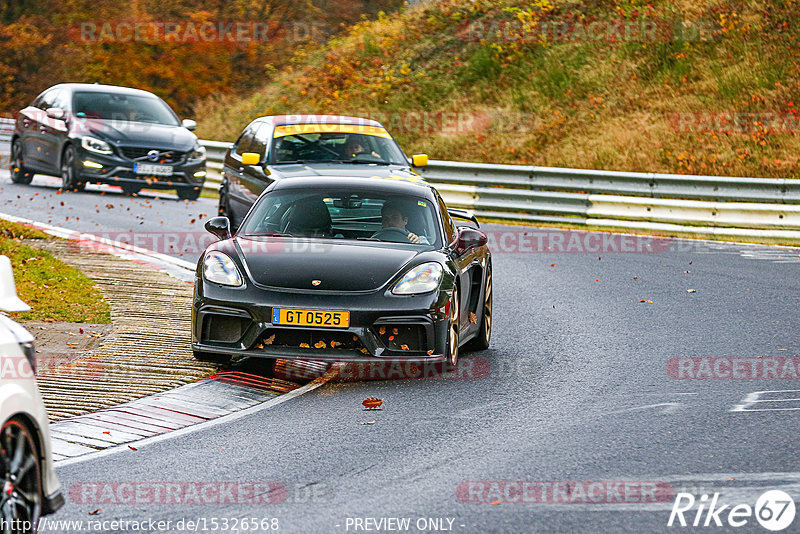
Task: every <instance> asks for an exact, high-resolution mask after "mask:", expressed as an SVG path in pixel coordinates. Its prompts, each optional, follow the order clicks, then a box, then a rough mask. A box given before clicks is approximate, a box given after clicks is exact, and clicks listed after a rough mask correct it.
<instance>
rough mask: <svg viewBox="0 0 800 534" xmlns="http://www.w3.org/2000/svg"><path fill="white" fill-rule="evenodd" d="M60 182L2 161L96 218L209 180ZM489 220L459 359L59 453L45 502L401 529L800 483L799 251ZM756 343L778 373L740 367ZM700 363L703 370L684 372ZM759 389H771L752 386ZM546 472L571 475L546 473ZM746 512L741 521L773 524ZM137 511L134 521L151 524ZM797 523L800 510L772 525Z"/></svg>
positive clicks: (38, 210)
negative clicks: (634, 247)
mask: <svg viewBox="0 0 800 534" xmlns="http://www.w3.org/2000/svg"><path fill="white" fill-rule="evenodd" d="M56 191H57V188H56V187H54V186H51V185H48V181H47V179H44V178H37V179H36V180H35V181H34V184H33V185H31V186H14V185H12V184H10V182H9V181H8V179H7V174H0V212H4V213H10V214H14V215H18V216H22V217H27V218H31V219H36V220H39V221H42V222H50V223H51V224H55V225H60V226H65V227H69V228H72V229H76V230H81V231H92V232H99V229H102V230H105V231H123V232H132V231H136V230H137V228H138V229H139V230H140V231H143V232H159V231H163V230H162V229H163V228H164V226H165V225H169V228H170V230H174V231H179V232H193V231H197V232H200V231H201V228H199V226H200V222H199V219H200V214H206V216H209V215H213V214H214V213H215V203H214V201H211V200H203V199H201V200H200V201H198V202H196V203H186V202H183V201H176V200H173V199H171V198H166V196H165V198H164V199H157V198H155V197H154V198H147V199H145V198H130V197H124V196H122V195H121V194H117V193H114V192H111V191H110V190H109V191H108V192H106V194H105V195H101V194H100V193H96V192H95V193H86V194H74V193H73V194H64V195H56V194H55V193H56ZM36 193H38V195H36ZM17 195H19V197H20V198H17ZM61 201H64V202H65V205H64V206H61V205H60V202H61ZM105 204H113V208H107V207H105ZM98 210H99V213H98V212H97V211H98ZM67 217H69V219H67ZM192 219H196V220H195V222H194V223H193V224H190V221H191V220H192ZM162 220H163V221H164V225H162V224H161V221H162ZM489 229H490V231H491V232H492V233H493V237H494V238H495V239H496V243H498V245H497V247H496V249H495V250H496V253H495V255H494V260H493V262H494V283H495V315H494V318H495V329H494V334H493V340H492V345H491V348H490V349H489V350H488V351H484V352H480V353H474V354H470V355H465V358H464V359H463V360H462V362H463V363H462V365H463V366H464V367H463V372H462V373H461V374H462V376H460V377H457V378H445V379H413V380H397V379H390V380H368V379H367V380H351V381H335V382H331V383H328V384H326V385H324V386H322V387H321V388H319V389H316V390H314V391H312V392H310V393H307V394H305V395H303V396H301V397H299V398H295V399H292V400H290V401H288V402H285V403H283V404H280V405H278V406H275V407H273V408H270V409H265V410H262V411H260V412H257V413H253V414H249V415H248V416H246V417H241V418H239V419H237V420H235V421H230V422H228V421H218V422H217V423H215V424H213V425H208V426H205V427H200V428H198V429H197V430H196V431H195V432H192V433H190V434H185V435H180V436H176V437H168V438H167V439H164V440H162V441H158V442H155V443H151V444H146V445H143V446H140V447H138V450H137V451H132V450H123V451H120V452H118V453H115V454H110V455H105V456H97V457H94V458H88V459H86V460H85V461H82V462H79V463H75V464H71V465H65V466H61V467H59V468H58V475H59V477H60V479H61V482H62V484H63V485H64V487H65V490H71V492H70V493H69V494H68V496H67V505H66V506H65V507H64V508H63V509H62V510H61V511H60V512H58V513H57V514H56V515H55V516H53V517H52V519H53V520H82V521H84V522H88V521H90V520H93V521H97V520H107V521H111V520H114V519H121V520H129V521H148V520H151V519H152V520H163V521H171V522H172V523H171V524H170V528H171V530H172V531H177V529H178V528H180V526H181V525H180V524H178V523H177V522H178V521H180V520H181V519H184V520H195V521H197V520H199V521H201V522H202V521H205V523H201V524H200V525H195V526H200V527H201V528H199V529H198V530H200V531H202V525H203V524H204V525H205V527H206V529H207V530H206V531H214V530H213V529H212V527H213V524H212V522H211V521H212V519H214V518H216V520H217V523H216V524H217V525H218V526H220V527H221V522H222V521H223V520H224V519H227V520H228V530H227V531H234V530H233V528H232V527H233V526H238V527H239V529H238V530H239V531H241V532H244V531H245V529H243V528H241V527H242V526H243V525H242V524H241V520H242V519H244V518H248V521H249V520H250V519H253V518H255V519H258V520H259V521H260V520H261V519H270V520H271V519H273V518H274V519H277V520H278V525H279V527H280V531H282V532H334V533H335V532H369V531H373V532H374V531H391V530H386V529H385V528H384V529H379V528H378V527H380V526H382V527H386V526H387V523H386V522H385V520H386V519H387V518H406V519H408V520H409V521H410V523H409V525H408V529H407V530H408V531H410V532H417V531H420V530H422V531H436V529H435V528H432V527H442V528H439V531H445V530H444V529H445V528H449V529H450V531H453V532H667V531H673V530H676V528H675V527H673V528H669V527H668V526H667V522H668V520H669V518H670V510H671V509H672V506H673V502H674V494H676V493H678V492H688V493H692V494H693V495H694V496H695V497H696V498H697V499H700V496H701V495H703V494H707V495H709V496H711V495H713V494H714V493H715V492H716V493H719V494H720V497H719V505H723V504H731V505H735V504H749V505H750V506H753V505H755V503H756V499H757V498H758V497H759V495H761V494H762V493H763V492H764V491H766V490H767V489H782V490H784V491H786V492H787V493H789V494H790V495H791V496H792V497H793V498H794V499H795V500H797V501H798V503H800V467H799V466H798V463H799V462H800V460H798V455H797V451H798V448H797V436H798V432H797V428H798V425H799V424H800V400H792V399H800V391H798V390H800V385H798V377H797V376H793V375H792V372H794V373H795V375H796V373H797V372H800V369H797V365H796V363H797V361H798V360H797V359H800V333H799V330H798V326H799V325H798V313H797V309H798V305H800V251H798V250H797V249H786V248H779V247H761V246H747V245H736V244H714V243H707V242H689V241H680V240H674V241H662V242H659V246H657V247H655V249H656V251H654V252H647V253H636V252H628V253H620V252H615V251H614V250H609V249H608V247H609V246H610V245H608V246H606V249H602V247H601V250H600V251H594V250H592V251H585V250H584V251H582V252H570V253H567V252H553V251H552V248H553V247H551V250H549V251H548V250H542V251H535V248H536V247H534V250H530V247H527V248H526V247H522V248H523V250H522V251H520V250H519V247H516V248H515V247H513V246H509V247H506V248H507V249H509V251H508V252H502V248H503V247H501V246H500V245H499V243H501V242H502V239H503V237H502V236H503V234H502V232H511V233H512V234H513V235H514V236H516V237H514V238H509V240H513V239H518V238H519V235H520V232H522V231H528V232H529V233H532V234H534V235H535V233H536V232H537V230H536V229H532V228H527V229H521V228H517V227H511V228H509V227H499V226H491V227H489ZM540 232H541V231H540ZM556 233H559V232H551V233H546V234H545V235H546V236H548V237H547V238H546V239H549V242H550V243H553V242H554V238H553V237H552V235H555V234H556ZM581 235H583V234H581ZM565 239H566V240H569V235H566V237H565ZM613 239H616V240H617V243H618V244H619V243H621V242H622V241H621V240H622V239H623V238H621V237H619V236H617V237H615V238H613ZM613 239H612V241H613ZM509 240H506V241H505V242H506V243H508V242H510V241H509ZM617 248H619V247H617ZM192 253H194V252H190V253H188V254H187V255H186V256H185V259H190V258H189V255H190V254H192ZM192 259H193V258H192ZM190 261H191V260H190ZM687 271H688V272H687ZM688 289H694V290H695V291H694V292H688V291H687V290H688ZM642 300H643V301H645V302H640V301H642ZM690 358H695V359H696V360H693V361H692V362H690V360H689V359H690ZM702 358H706V360H702ZM710 358H717V360H712V359H710ZM791 358H796V359H795V360H792V359H791ZM735 359H743V360H741V362H743V363H741V364H739V363H736V362H737V361H738V360H735ZM670 362H671V363H670ZM703 362H705V364H703ZM765 362H769V365H774V366H777V367H775V369H776V371H775V372H774V374H773V375H769V377H768V378H766V379H764V378H763V376H760V378H755V379H754V378H747V376H748V375H747V373H748V372H750V369H751V366H756V368H759V369H760V368H761V367H758V366H759V365H761V366H762V367H763V365H764V364H765ZM690 363H693V364H694V365H696V367H692V371H689V370H688V369H689V365H690ZM701 365H706V366H708V367H707V369H710V374H708V375H702V374H701V376H703V377H705V378H708V376H711V375H714V377H715V378H712V379H696V378H692V377H695V376H696V375H695V374H694V372H695V371H699V370H700V369H701V368H702V367H701ZM715 365H716V367H714V366H715ZM681 366H682V367H681ZM734 366H736V367H735V369H736V372H734V371H733V369H734ZM741 366H746V369H747V371H743V370H742V369H743V368H742V367H741ZM680 369H682V370H683V371H682V373H683V374H682V375H681V376H683V377H684V379H679V378H678V376H679V375H678V372H679V370H680ZM726 370H728V371H730V372H729V373H728V374H727V376H725V371H726ZM734 374H735V375H737V376H744V377H745V378H732V375H734ZM687 376H688V377H689V378H685V377H687ZM777 377H783V378H777ZM792 390H794V391H792ZM764 391H771V392H773V393H754V392H764ZM748 395H749V397H748ZM371 396H375V397H379V398H382V399H383V400H384V404H383V409H382V410H381V411H377V412H373V413H369V412H365V411H364V410H363V408H362V406H361V401H362V400H363V399H364V398H366V397H371ZM745 399H749V401H753V400H756V401H758V402H747V401H746V400H745ZM769 399H774V401H773V402H764V401H766V400H769ZM732 410H735V411H732ZM373 420H374V421H375V422H374V424H360V423H366V422H371V421H373ZM503 481H505V482H503ZM595 481H606V482H605V483H604V484H603V485H601V486H593V487H595V488H598V487H603V488H604V490H603V491H605V492H606V493H604V495H606V496H607V498H606V499H604V500H603V501H601V502H591V500H590V499H589V498H588V497H585V496H583V495H582V493H581V490H582V489H584V490H585V489H587V488H590V485H591V483H592V482H595ZM156 482H160V483H165V482H169V483H175V482H189V483H191V484H189V485H186V484H182V485H180V486H179V488H180V489H179V490H176V492H177V493H174V494H173V495H172V497H171V498H170V499H167V498H166V497H164V496H163V495H162V496H161V497H160V498H155V497H154V494H153V493H152V492H151V493H149V494H148V495H149V496H148V497H145V496H144V495H145V493H146V491H145V489H143V488H146V487H150V488H152V487H154V486H148V484H150V483H156ZM207 482H213V483H216V484H217V485H219V484H225V483H233V482H238V483H247V482H254V483H258V484H259V486H258V487H261V486H263V485H264V484H265V483H268V482H272V483H279V484H281V485H282V487H284V488H286V492H287V493H286V495H285V498H283V497H282V496H281V494H280V492H278V493H272V494H267V495H262V496H261V497H257V498H256V499H257V500H258V499H261V500H264V499H267V500H270V499H271V500H273V501H281V502H271V503H269V504H264V503H263V502H260V501H259V504H252V489H250V490H249V489H248V488H249V486H247V485H244V484H242V485H240V486H237V488H239V489H238V491H241V492H242V493H243V495H244V497H243V498H242V499H243V500H245V501H248V502H244V503H238V502H230V499H224V498H223V499H222V500H224V501H225V502H224V503H220V502H219V500H220V498H219V495H217V494H215V493H213V492H212V494H211V495H210V496H209V499H208V500H209V503H208V504H201V505H198V504H194V503H195V502H196V501H195V500H193V499H196V497H194V498H193V497H192V495H191V492H190V491H189V490H188V489H187V488H191V487H200V486H202V484H203V483H207ZM515 482H516V483H519V485H515V484H514V483H515ZM523 482H536V483H541V484H538V485H536V484H534V485H528V486H527V487H528V488H529V489H530V488H540V489H539V490H531V491H530V493H529V494H528V500H529V501H530V500H535V501H536V502H517V501H520V500H522V497H521V494H520V488H522V487H523V486H522V484H521V483H523ZM558 482H566V483H567V484H566V486H560V488H561V489H562V490H564V488H565V487H566V488H567V489H566V490H565V491H561V492H559V491H556V492H554V491H553V487H554V486H553V485H550V483H558ZM617 482H622V483H624V482H628V483H629V484H628V487H629V488H633V489H632V490H631V491H630V492H629V494H628V495H627V496H626V495H625V492H624V491H621V493H615V491H617V490H619V488H620V487H622V488H624V487H625V485H624V484H623V485H622V486H619V484H616V485H615V483H617ZM649 482H658V483H659V484H658V487H659V488H661V489H665V491H666V493H665V494H661V493H658V494H657V499H656V500H658V501H660V502H647V503H642V502H641V493H637V488H642V487H643V483H649ZM116 483H137V484H139V487H140V489H141V490H142V492H143V493H142V498H141V499H140V501H139V502H138V503H136V504H120V503H115V502H114V501H116V500H117V499H119V498H124V497H125V495H128V493H125V492H122V493H120V492H119V488H120V486H119V485H118V484H117V485H114V484H116ZM93 484H94V486H92V485H93ZM159 487H160V486H159ZM217 487H218V486H217ZM279 487H280V486H279ZM556 487H559V486H556ZM498 488H499V490H500V493H497V491H496V490H497V489H498ZM504 488H505V489H506V490H507V493H505V494H504V493H503V489H504ZM541 488H547V489H548V491H547V492H546V493H544V494H543V493H542V491H541ZM609 488H610V489H609ZM615 488H616V490H615ZM93 491H96V493H94V494H93V493H92V492H93ZM104 491H105V492H106V493H103V492H104ZM109 491H110V493H109ZM125 491H128V490H125ZM592 491H598V490H592ZM115 492H116V493H115ZM248 492H249V493H248ZM258 492H259V491H256V493H258ZM262 493H263V492H262ZM215 495H216V497H215ZM593 495H597V493H594V494H593ZM617 497H619V498H617ZM153 500H155V501H158V502H156V503H149V501H153ZM201 500H202V499H201ZM234 500H235V499H234ZM167 501H169V502H167ZM176 501H179V502H176ZM474 501H480V502H474ZM541 501H545V502H541ZM605 501H610V502H605ZM492 503H494V504H492ZM97 509H100V510H101V511H100V512H99V513H98V514H97V515H89V512H91V511H94V510H97ZM696 510H697V506H695V507H694V508H693V509H692V511H691V512H687V513H686V514H685V515H686V519H687V521H689V522H690V523H691V521H693V520H694V518H695V512H696ZM720 518H721V520H722V521H723V523H725V522H726V521H727V511H726V512H725V513H723V514H722V515H721V516H720ZM381 519H384V522H383V523H379V521H381ZM746 519H747V521H748V522H747V524H746V525H745V526H744V527H742V528H738V529H735V530H736V531H755V532H765V530H764V529H763V528H761V527H760V526H758V523H757V521H756V519H755V518H754V517H749V518H746ZM704 520H705V515H704V516H703V518H702V521H704ZM234 522H238V523H239V524H238V525H234V524H233V523H234ZM264 525H266V526H275V524H274V523H268V524H267V523H265V524H262V525H260V526H264ZM398 525H400V526H401V527H402V523H400V524H397V523H391V524H389V525H388V526H394V527H397V526H398ZM128 526H131V525H128ZM150 526H152V525H150ZM182 526H183V527H186V526H187V525H186V523H183V524H182ZM144 527H145V528H143V529H140V530H136V531H137V532H138V531H141V532H153V531H156V530H151V529H149V528H147V527H148V525H144ZM418 527H421V528H418ZM62 528H63V529H64V530H65V531H67V530H68V529H66V528H65V527H64V526H63V525H62ZM108 528H109V529H111V530H112V531H120V532H122V531H125V528H124V527H123V526H120V525H118V526H117V530H113V528H112V525H111V524H108ZM368 528H369V530H368ZM87 529H88V526H87V524H86V523H85V524H84V527H83V529H73V531H86V530H87ZM698 529H700V528H698ZM730 529H731V527H729V526H726V527H723V528H719V527H717V528H714V527H708V528H705V529H702V530H707V531H724V530H730ZM679 530H695V529H693V528H691V527H689V528H685V529H679ZM128 531H131V530H130V529H129V530H128ZM217 531H222V530H219V529H218V530H217ZM250 531H252V529H250ZM256 531H258V532H269V531H270V530H268V529H264V528H259V529H257V530H256ZM394 531H397V530H394ZM797 531H800V519H796V520H795V521H794V523H793V524H792V525H791V526H790V527H789V528H788V529H787V530H785V532H797Z"/></svg>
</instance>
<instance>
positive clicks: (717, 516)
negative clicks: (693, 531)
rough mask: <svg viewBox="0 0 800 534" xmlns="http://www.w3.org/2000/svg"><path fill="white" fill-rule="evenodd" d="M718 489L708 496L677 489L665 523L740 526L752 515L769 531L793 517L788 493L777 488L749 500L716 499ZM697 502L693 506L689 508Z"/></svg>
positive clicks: (774, 529) (786, 525)
mask: <svg viewBox="0 0 800 534" xmlns="http://www.w3.org/2000/svg"><path fill="white" fill-rule="evenodd" d="M718 500H719V493H715V494H714V495H713V496H712V497H711V499H710V500H709V497H708V495H703V496H701V497H700V499H695V497H694V495H692V494H691V493H678V494H677V495H676V496H675V502H674V503H673V505H672V512H671V513H670V514H669V521H668V522H667V526H669V527H671V526H678V525H680V526H682V527H686V526H692V527H715V526H716V527H722V526H728V527H743V526H745V525H748V524H751V521H752V519H753V516H755V519H756V521H758V524H760V525H761V526H762V527H764V528H765V529H767V530H771V531H773V532H777V531H780V530H784V529H786V528H788V527H789V525H791V524H792V522H793V521H794V516H795V505H794V500H793V499H792V497H791V496H790V495H789V494H788V493H786V492H783V491H780V490H769V491H766V492H764V493H762V494H761V496H760V497H759V498H758V500H756V503H755V507H752V506H750V505H749V504H744V503H743V504H736V505H733V506H732V505H731V504H725V505H723V506H720V505H719V503H718ZM695 505H698V506H697V510H693V508H694V507H695Z"/></svg>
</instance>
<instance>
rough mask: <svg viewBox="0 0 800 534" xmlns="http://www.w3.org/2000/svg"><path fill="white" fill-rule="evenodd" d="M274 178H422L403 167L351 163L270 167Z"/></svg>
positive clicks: (298, 164)
mask: <svg viewBox="0 0 800 534" xmlns="http://www.w3.org/2000/svg"><path fill="white" fill-rule="evenodd" d="M269 170H270V172H271V173H272V175H273V178H294V177H300V176H341V177H347V178H352V177H364V178H371V177H373V176H374V177H378V178H400V179H407V178H414V179H419V180H421V179H422V178H421V177H420V176H419V175H418V174H416V173H415V172H413V171H411V169H410V168H409V167H408V166H403V165H369V164H351V163H302V164H301V163H297V164H290V165H270V166H269Z"/></svg>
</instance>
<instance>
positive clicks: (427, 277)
mask: <svg viewBox="0 0 800 534" xmlns="http://www.w3.org/2000/svg"><path fill="white" fill-rule="evenodd" d="M442 272H443V269H442V266H441V264H439V263H436V262H435V261H432V262H429V263H423V264H422V265H417V266H416V267H414V268H413V269H410V270H409V271H408V272H407V273H406V274H404V275H403V277H402V278H401V279H400V281H399V282H397V284H396V285H395V286H394V289H392V293H394V294H395V295H412V294H414V293H428V292H429V291H433V290H434V289H436V288H437V287H439V282H441V281H442Z"/></svg>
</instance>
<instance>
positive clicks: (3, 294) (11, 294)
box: [0, 256, 31, 313]
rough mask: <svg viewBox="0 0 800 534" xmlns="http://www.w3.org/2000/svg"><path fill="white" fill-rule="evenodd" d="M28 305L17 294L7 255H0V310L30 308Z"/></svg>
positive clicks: (11, 311) (20, 310) (18, 310)
mask: <svg viewBox="0 0 800 534" xmlns="http://www.w3.org/2000/svg"><path fill="white" fill-rule="evenodd" d="M30 309H31V308H30V306H28V305H27V304H25V303H24V302H22V300H20V298H19V297H18V296H17V286H16V284H15V283H14V271H13V270H12V269H11V260H9V259H8V256H0V310H3V311H6V312H9V313H15V312H24V311H28V310H30Z"/></svg>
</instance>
